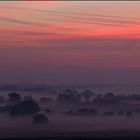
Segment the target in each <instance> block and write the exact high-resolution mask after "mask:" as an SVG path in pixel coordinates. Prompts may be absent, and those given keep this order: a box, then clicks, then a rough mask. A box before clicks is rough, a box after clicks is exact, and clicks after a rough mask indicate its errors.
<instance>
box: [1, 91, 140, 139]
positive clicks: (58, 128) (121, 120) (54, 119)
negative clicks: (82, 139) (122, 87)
mask: <svg viewBox="0 0 140 140" xmlns="http://www.w3.org/2000/svg"><path fill="white" fill-rule="evenodd" d="M95 91H96V90H94V94H93V95H92V94H89V95H90V97H89V99H87V98H86V96H84V95H85V94H83V92H82V91H80V92H75V91H74V90H69V91H64V93H56V94H51V93H47V92H45V93H31V92H29V93H20V92H17V93H18V94H19V95H20V96H21V99H20V101H18V102H15V103H14V102H10V99H9V98H10V96H9V93H5V92H2V93H1V96H4V101H2V102H1V103H0V106H1V111H0V138H2V137H18V136H20V137H27V136H28V137H30V136H31V137H32V136H58V135H85V136H86V135H87V136H89V134H90V135H91V136H92V135H93V136H94V135H96V134H97V131H98V132H106V131H110V133H111V132H112V131H121V130H126V131H130V132H131V131H140V124H139V122H140V97H139V95H138V94H133V93H132V94H131V95H130V94H129V95H127V94H126V93H125V95H121V97H120V95H119V93H118V94H112V93H113V92H112V93H111V92H110V91H109V93H108V92H107V90H106V92H104V93H103V94H102V95H99V93H98V92H95ZM12 93H13V92H12ZM73 93H74V94H77V96H76V97H75V98H73V97H72V96H73ZM88 93H89V92H88ZM63 95H67V96H63ZM68 95H69V96H68ZM118 95H119V96H118ZM25 96H28V97H29V96H32V98H33V100H35V102H36V103H37V104H38V105H39V106H40V110H39V111H37V112H36V113H32V114H25V115H21V114H20V113H19V114H16V115H15V116H14V115H13V116H12V115H11V114H10V113H11V112H10V111H11V110H8V111H7V112H6V111H3V110H4V109H3V108H4V106H6V105H11V106H12V107H13V106H14V105H15V104H20V103H21V102H22V101H24V100H25ZM42 97H45V98H44V100H43V99H42ZM46 97H49V100H48V99H46ZM70 98H72V99H73V101H71V100H69V99H70ZM41 99H42V100H41ZM116 99H117V100H116ZM26 100H28V99H26ZM22 109H23V108H22ZM24 109H25V110H26V108H24ZM46 109H48V110H49V111H48V112H47V111H46V112H45V110H46ZM16 113H17V112H16ZM22 113H23V112H22ZM38 113H42V114H44V115H45V116H46V117H47V119H48V120H47V122H41V123H35V122H34V121H33V116H34V115H35V114H38ZM116 135H117V133H116Z"/></svg>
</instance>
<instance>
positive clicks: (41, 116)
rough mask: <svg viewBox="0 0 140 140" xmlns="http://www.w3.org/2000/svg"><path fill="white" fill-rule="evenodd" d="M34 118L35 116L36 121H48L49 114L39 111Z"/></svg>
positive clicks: (34, 120)
mask: <svg viewBox="0 0 140 140" xmlns="http://www.w3.org/2000/svg"><path fill="white" fill-rule="evenodd" d="M32 118H33V122H34V123H47V122H48V118H47V116H46V115H44V114H43V113H38V114H36V115H34V116H33V117H32Z"/></svg>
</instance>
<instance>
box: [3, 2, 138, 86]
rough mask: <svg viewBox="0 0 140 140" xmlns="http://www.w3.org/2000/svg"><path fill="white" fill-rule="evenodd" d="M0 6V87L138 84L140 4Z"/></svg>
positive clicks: (11, 3)
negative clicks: (0, 83) (52, 84)
mask: <svg viewBox="0 0 140 140" xmlns="http://www.w3.org/2000/svg"><path fill="white" fill-rule="evenodd" d="M0 3H1V4H0V25H1V26H0V64H1V69H0V76H1V80H0V82H12V81H15V82H16V83H20V82H21V83H27V82H30V83H32V82H35V83H54V84H61V83H64V84H73V83H77V84H82V83H83V84H90V83H91V84H94V83H95V84H97V83H98V84H100V83H101V84H111V83H112V84H114V83H116V84H118V83H124V84H125V83H132V84H134V83H138V82H140V79H139V78H138V75H139V74H140V73H139V70H140V63H139V60H140V48H139V47H140V15H139V13H140V2H132V1H130V2H115V1H112V2H111V1H110V2H107V1H106V2H103V1H102V2H101V1H100V2H97V1H96V2H94V1H91V2H86V1H83V2H82V1H81V2H78V1H73V2H64V1H62V2H61V1H57V2H55V1H52V2H51V1H48V2H46V1H40V2H39V1H32V2H31V1H30V2H23V1H22V2H16V1H13V2H10V1H9V2H0Z"/></svg>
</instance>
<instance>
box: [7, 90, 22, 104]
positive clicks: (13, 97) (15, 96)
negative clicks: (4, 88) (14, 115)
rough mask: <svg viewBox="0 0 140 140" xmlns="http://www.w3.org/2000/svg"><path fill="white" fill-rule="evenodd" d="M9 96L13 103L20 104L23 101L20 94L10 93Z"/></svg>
mask: <svg viewBox="0 0 140 140" xmlns="http://www.w3.org/2000/svg"><path fill="white" fill-rule="evenodd" d="M8 96H9V99H8V100H9V102H11V103H17V102H19V101H20V100H21V96H20V94H18V93H16V92H12V93H9V94H8Z"/></svg>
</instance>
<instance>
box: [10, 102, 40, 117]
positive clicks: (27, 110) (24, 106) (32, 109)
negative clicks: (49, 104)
mask: <svg viewBox="0 0 140 140" xmlns="http://www.w3.org/2000/svg"><path fill="white" fill-rule="evenodd" d="M39 110H40V107H39V105H38V104H37V103H36V102H35V101H34V100H24V101H22V102H20V103H18V104H15V105H13V107H12V108H11V111H10V114H11V116H19V115H31V114H35V113H37V112H38V111H39Z"/></svg>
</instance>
